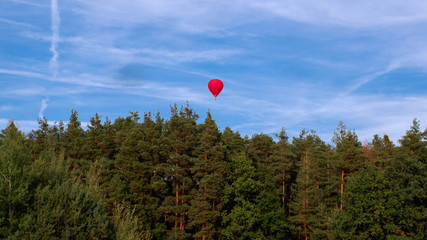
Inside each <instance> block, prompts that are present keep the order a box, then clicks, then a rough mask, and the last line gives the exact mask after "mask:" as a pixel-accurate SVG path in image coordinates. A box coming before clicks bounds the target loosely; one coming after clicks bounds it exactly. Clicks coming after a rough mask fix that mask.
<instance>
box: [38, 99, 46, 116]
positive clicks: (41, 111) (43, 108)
mask: <svg viewBox="0 0 427 240" xmlns="http://www.w3.org/2000/svg"><path fill="white" fill-rule="evenodd" d="M47 102H48V100H47V99H43V100H42V102H41V106H40V111H39V119H42V118H43V114H44V111H45V110H46V108H47Z"/></svg>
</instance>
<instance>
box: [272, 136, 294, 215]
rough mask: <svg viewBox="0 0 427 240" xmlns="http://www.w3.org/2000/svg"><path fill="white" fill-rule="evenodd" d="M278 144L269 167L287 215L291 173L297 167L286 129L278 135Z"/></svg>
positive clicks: (275, 146)
mask: <svg viewBox="0 0 427 240" xmlns="http://www.w3.org/2000/svg"><path fill="white" fill-rule="evenodd" d="M276 137H277V138H278V140H279V141H278V142H277V143H276V144H275V145H274V148H273V151H272V156H271V157H270V158H269V162H268V164H269V166H270V168H271V169H272V171H273V176H274V177H273V178H274V183H275V186H276V191H277V193H278V195H279V196H280V201H281V206H282V210H283V213H287V209H288V203H289V190H288V188H290V181H291V172H292V171H293V170H294V167H295V157H296V156H295V154H294V153H293V152H292V151H291V145H290V144H289V142H288V136H287V135H286V131H285V128H282V131H281V132H280V133H279V134H277V135H276Z"/></svg>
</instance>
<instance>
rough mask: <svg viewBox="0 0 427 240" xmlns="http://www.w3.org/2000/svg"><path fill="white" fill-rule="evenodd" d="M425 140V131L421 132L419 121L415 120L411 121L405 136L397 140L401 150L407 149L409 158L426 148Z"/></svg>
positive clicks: (426, 135)
mask: <svg viewBox="0 0 427 240" xmlns="http://www.w3.org/2000/svg"><path fill="white" fill-rule="evenodd" d="M426 138H427V130H426V131H424V132H421V130H420V121H418V120H417V119H416V118H415V119H414V120H413V121H412V126H411V128H410V129H409V130H407V131H406V135H405V136H403V137H402V139H400V140H399V142H400V144H401V145H402V147H403V148H405V149H407V150H408V151H409V153H410V155H411V156H414V155H415V154H416V153H417V152H418V151H419V150H420V149H423V148H425V146H427V142H426V141H425V140H426Z"/></svg>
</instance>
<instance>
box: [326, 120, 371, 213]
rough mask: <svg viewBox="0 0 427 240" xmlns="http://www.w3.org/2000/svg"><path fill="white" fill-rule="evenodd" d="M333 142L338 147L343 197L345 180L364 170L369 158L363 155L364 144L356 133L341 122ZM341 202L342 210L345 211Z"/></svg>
mask: <svg viewBox="0 0 427 240" xmlns="http://www.w3.org/2000/svg"><path fill="white" fill-rule="evenodd" d="M332 142H333V143H335V145H336V153H337V158H338V168H339V170H340V171H341V187H340V192H341V193H340V194H341V197H342V196H343V195H344V185H345V178H346V176H347V175H351V174H353V173H354V172H356V171H358V170H360V169H362V168H364V167H365V166H366V164H367V161H368V159H367V157H366V155H364V154H363V149H362V144H361V143H360V142H359V140H358V138H357V135H356V133H355V131H354V130H353V131H350V130H347V128H346V126H345V125H344V123H343V122H340V123H339V124H338V127H337V132H334V136H333V138H332ZM343 207H344V206H343V204H342V202H341V204H340V209H341V210H342V209H343Z"/></svg>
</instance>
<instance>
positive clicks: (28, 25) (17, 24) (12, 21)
mask: <svg viewBox="0 0 427 240" xmlns="http://www.w3.org/2000/svg"><path fill="white" fill-rule="evenodd" d="M0 22H5V23H8V24H12V25H16V26H22V27H27V28H34V26H33V25H31V24H28V23H23V22H18V21H14V20H10V19H6V18H0Z"/></svg>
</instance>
